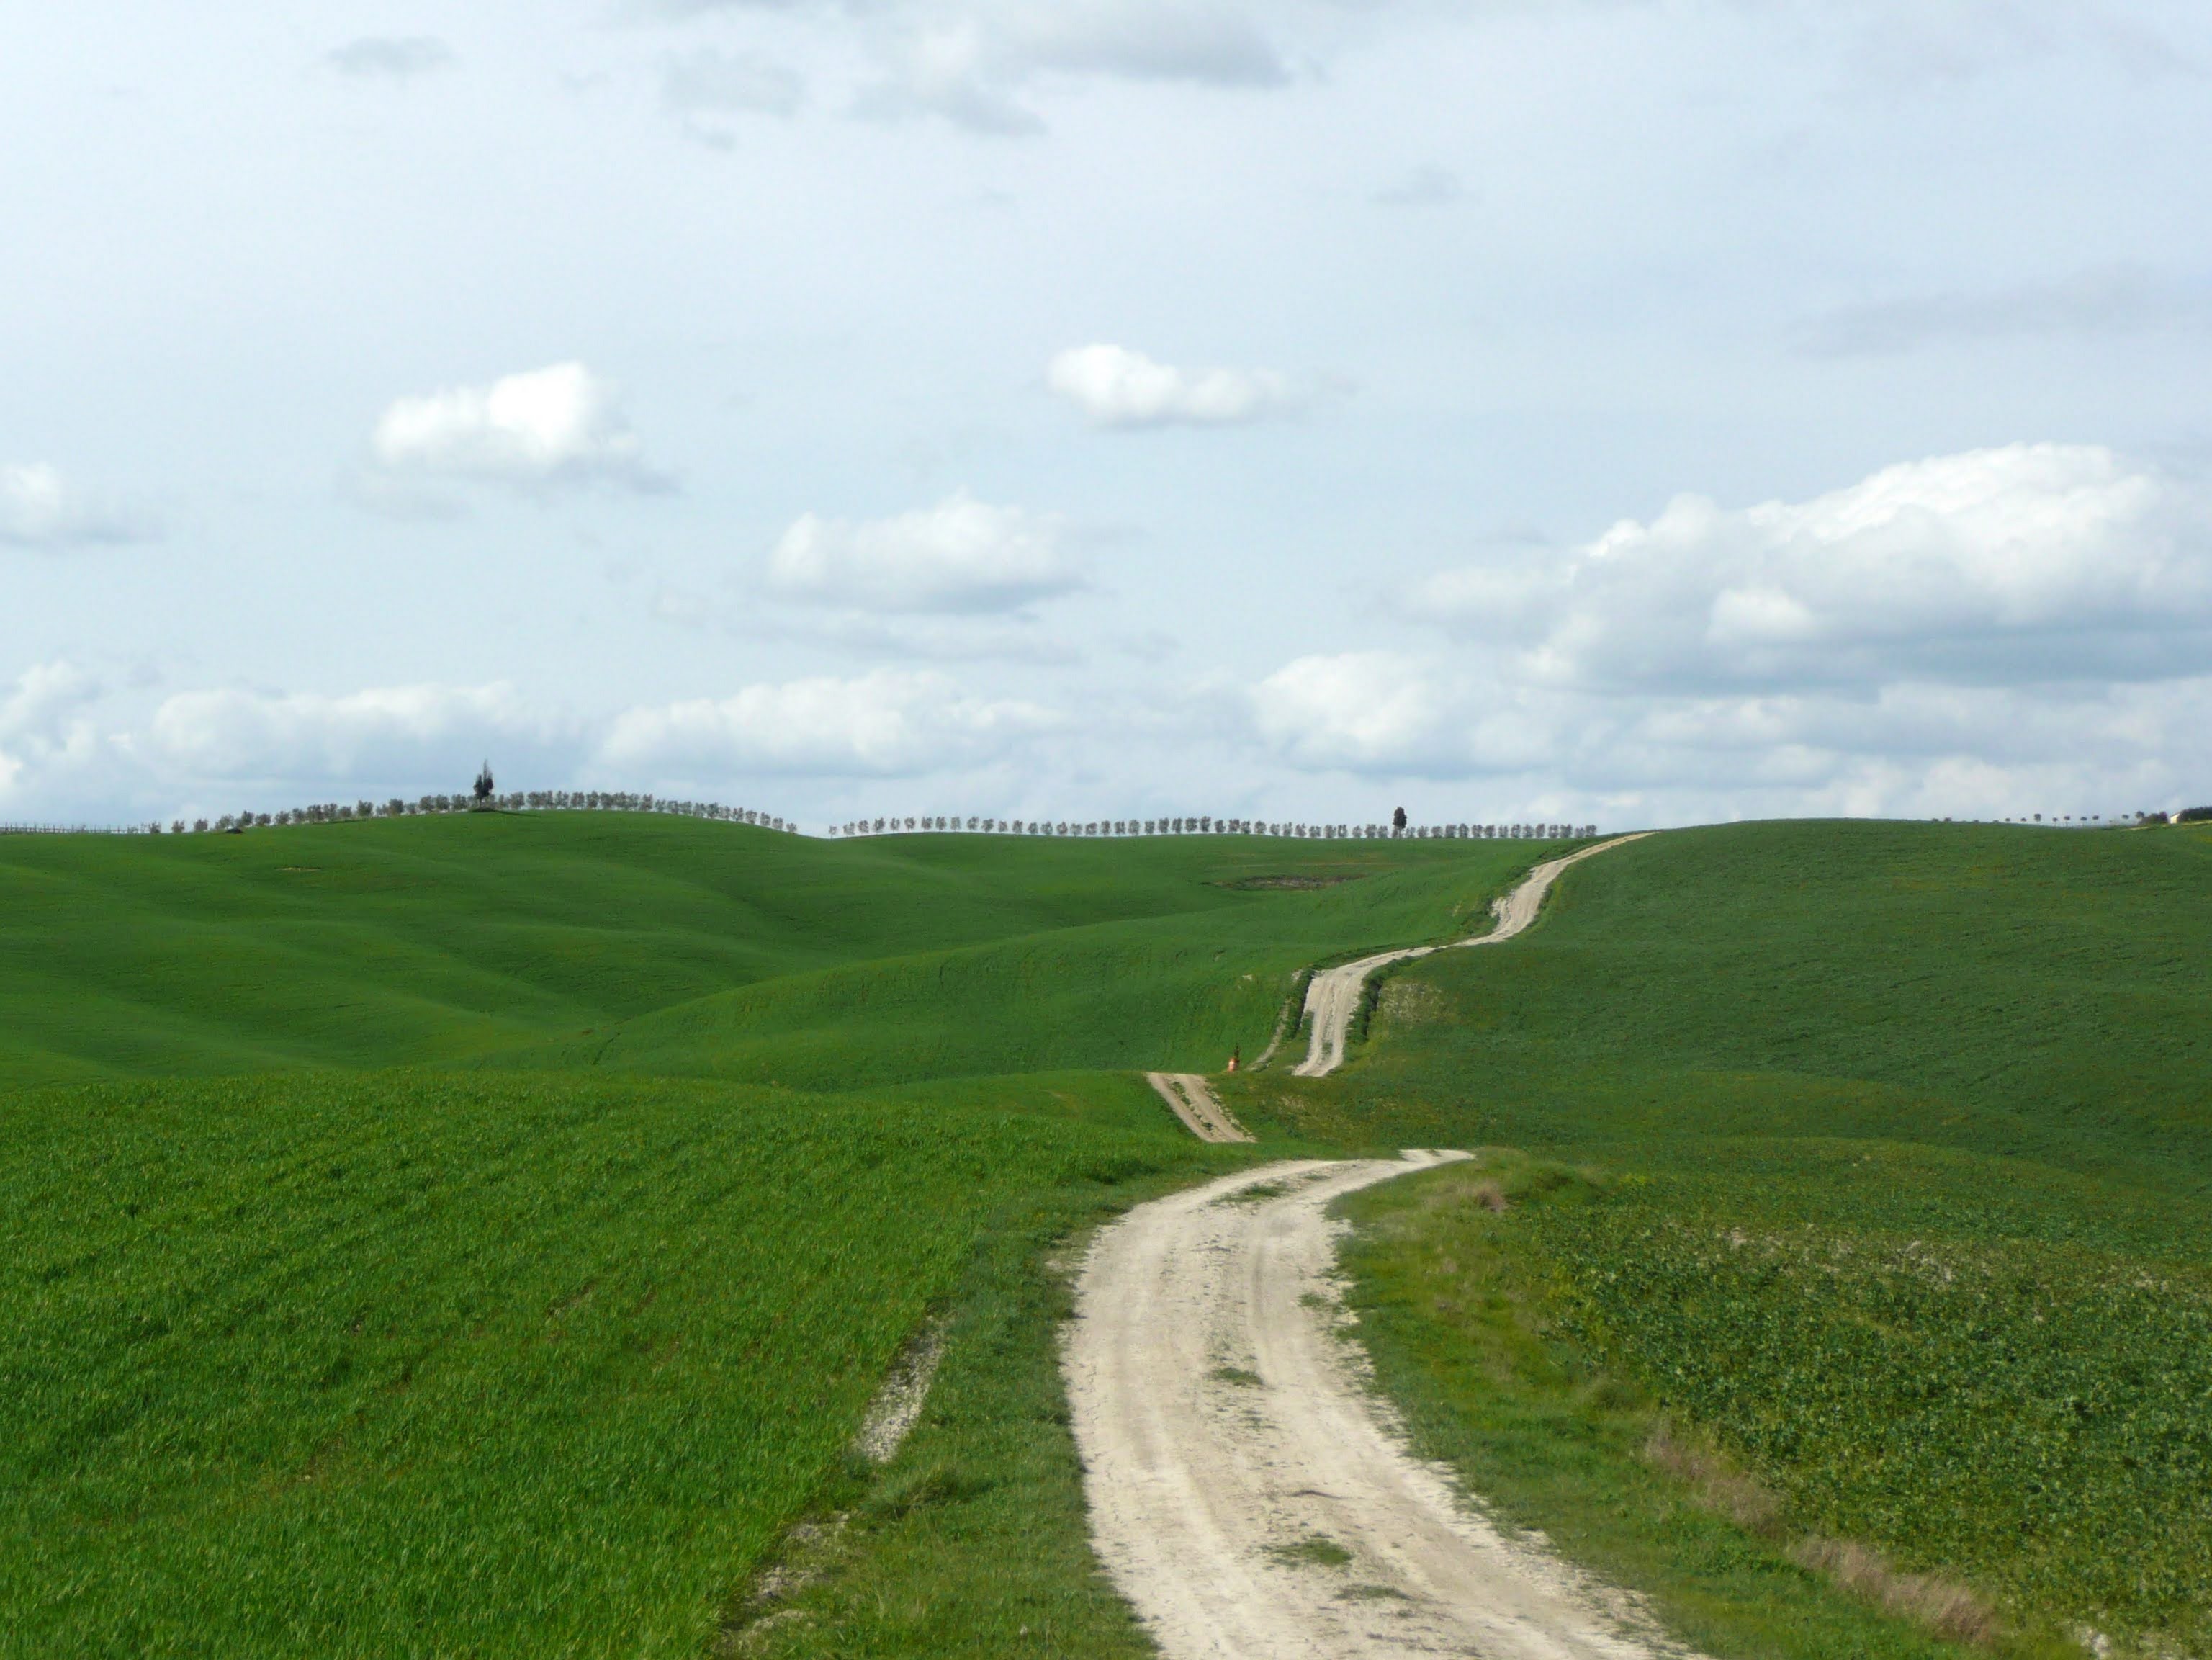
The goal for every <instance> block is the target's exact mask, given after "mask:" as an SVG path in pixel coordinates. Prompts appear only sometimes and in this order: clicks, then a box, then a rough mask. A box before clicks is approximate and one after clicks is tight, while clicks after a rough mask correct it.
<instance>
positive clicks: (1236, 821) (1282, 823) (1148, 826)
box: [829, 813, 1597, 842]
mask: <svg viewBox="0 0 2212 1660" xmlns="http://www.w3.org/2000/svg"><path fill="white" fill-rule="evenodd" d="M924 830H931V831H935V830H963V831H974V832H975V833H976V834H978V835H985V836H1295V837H1298V838H1300V839H1303V840H1309V841H1323V842H1346V841H1352V842H1358V841H1370V840H1376V839H1404V840H1415V841H1450V842H1487V841H1523V840H1528V839H1532V838H1533V839H1540V840H1563V839H1565V838H1567V837H1571V836H1595V835H1596V834H1597V826H1596V825H1595V824H1581V825H1576V824H1298V823H1292V822H1290V821H1287V820H1279V819H1255V818H1214V817H1212V815H1211V814H1206V813H1200V814H1198V815H1196V816H1194V817H1184V818H1092V819H1085V820H1081V821H1078V820H1074V819H1051V820H1047V819H1042V818H1032V819H1023V818H959V817H957V816H947V815H928V814H924V815H922V816H921V817H917V818H855V819H853V820H852V821H850V822H849V823H847V824H832V825H831V826H830V827H829V833H830V834H831V835H832V836H898V835H905V834H907V833H908V832H909V831H912V832H915V833H919V832H921V831H924Z"/></svg>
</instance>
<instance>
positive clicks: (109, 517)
mask: <svg viewBox="0 0 2212 1660" xmlns="http://www.w3.org/2000/svg"><path fill="white" fill-rule="evenodd" d="M153 534H154V526H152V525H151V524H150V523H149V522H148V521H147V520H144V519H143V518H142V517H140V516H138V515H137V514H130V513H126V512H124V511H122V510H120V509H118V508H115V507H113V506H112V505H110V504H107V503H105V502H97V501H94V500H93V499H91V498H89V497H88V496H85V495H84V494H83V493H82V492H81V491H79V490H77V489H75V488H74V487H73V486H71V485H70V483H69V481H68V480H67V479H65V478H64V477H62V475H61V473H60V472H59V471H58V470H56V469H55V468H54V467H52V466H51V465H47V464H46V462H43V461H33V462H31V463H29V464H27V465H19V466H0V542H6V543H11V544H14V545H15V546H17V547H26V548H71V547H84V546H88V545H91V544H97V543H118V542H137V541H143V540H145V539H146V538H149V537H150V536H152V535H153Z"/></svg>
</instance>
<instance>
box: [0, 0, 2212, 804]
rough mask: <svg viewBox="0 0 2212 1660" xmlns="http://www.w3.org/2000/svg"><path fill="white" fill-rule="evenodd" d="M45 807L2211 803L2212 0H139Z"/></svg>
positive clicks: (45, 701)
mask: <svg viewBox="0 0 2212 1660" xmlns="http://www.w3.org/2000/svg"><path fill="white" fill-rule="evenodd" d="M8 34H9V50H8V52H6V53H5V54H4V55H0V155H3V156H4V161H5V166H4V167H0V238H4V240H0V250H4V254H3V255H0V329H4V331H5V342H6V350H5V353H4V356H0V363H3V364H4V373H0V582H3V583H4V587H0V593H4V595H5V599H4V602H0V820H18V821H20V820H51V819H69V820H77V819H86V820H94V821H107V822H115V821H123V820H136V819H144V818H152V817H155V816H159V817H161V818H165V819H166V818H169V817H172V816H173V815H178V814H184V815H186V816H191V815H194V814H197V813H202V812H204V813H208V814H210V815H212V814H215V813H217V812H228V811H236V810H238V809H240V808H248V807H252V808H258V809H264V810H270V811H274V810H276V809H277V808H280V807H286V806H295V805H300V804H305V803H307V802H313V801H320V800H354V799H356V798H358V797H363V796H367V797H371V798H376V799H381V798H382V797H384V796H386V795H389V794H404V795H408V796H410V797H411V796H414V795H417V794H422V793H425V792H431V791H450V790H454V789H459V788H463V787H465V786H466V784H467V781H468V780H469V778H470V776H471V775H472V774H473V772H474V770H475V767H476V764H477V762H478V761H479V760H480V759H483V758H486V757H489V759H490V760H491V762H492V763H493V765H494V767H495V770H496V771H497V772H498V774H499V776H500V780H501V784H502V787H513V788H524V787H536V788H620V789H630V790H653V791H656V792H659V793H662V794H676V795H690V796H695V797H700V798H706V799H714V800H721V801H724V802H726V803H729V804H731V805H734V806H753V807H759V808H764V809H766V810H768V811H769V812H775V813H779V814H781V815H784V816H787V817H791V818H797V819H799V820H800V821H801V822H802V823H804V824H806V825H808V826H809V827H815V828H818V827H820V826H821V825H823V824H827V823H829V822H830V821H832V820H838V819H842V818H848V817H851V816H854V815H856V814H861V813H870V814H874V813H890V812H915V813H920V812H962V813H982V814H992V815H1007V816H1020V817H1030V816H1033V815H1038V814H1043V815H1076V816H1081V815H1086V814H1087V815H1091V816H1098V815H1114V814H1120V813H1127V814H1137V815H1142V814H1145V813H1147V812H1182V811H1186V810H1187V811H1189V812H1212V813H1216V814H1235V815H1244V814H1250V815H1254V816H1260V817H1292V818H1329V819H1348V820H1367V819H1373V818H1380V817H1383V816H1384V815H1385V814H1387V812H1389V808H1390V807H1392V806H1396V805H1398V804H1400V803H1403V804H1404V805H1405V806H1407V810H1408V811H1409V812H1411V813H1412V814H1413V816H1414V817H1415V818H1419V819H1424V820H1443V819H1462V820H1477V821H1482V820H1512V819H1528V818H1539V819H1559V818H1571V819H1575V820H1578V821H1595V822H1597V823H1599V824H1604V825H1607V826H1608V827H1626V826H1630V825H1633V824H1674V823H1682V822H1689V821H1695V820H1705V819H1717V818H1741V817H1753V816H1769V815H1777V814H1793V815H1794V814H1812V813H1850V814H1894V815H1906V816H1928V815H1945V814H1948V815H1956V816H1960V817H1966V816H1984V817H1986V816H1999V815H2007V814H2026V813H2030V812H2043V813H2045V814H2046V815H2051V814H2058V813H2069V812H2072V813H2103V812H2118V811H2129V810H2134V809H2138V808H2149V807H2172V806H2179V805H2184V804H2185V803H2194V802H2196V801H2198V800H2212V656H2208V648H2212V404H2208V394H2212V375H2209V374H2208V370H2212V242H2209V241H2208V232H2212V192H2208V191H2207V190H2206V188H2205V186H2204V184H2203V160H2204V158H2205V156H2207V155H2212V79H2208V76H2212V11H2208V10H2207V9H2206V8H2204V7H2203V5H2202V4H2201V3H2197V4H2185V3H2180V0H2171V3H2154V0H1648V3H1638V0H1583V3H1576V0H1463V3H1449V0H1425V3H1424V0H1310V3H1309V0H1267V3H1242V4H1240V3H1236V0H1222V3H1212V0H845V3H837V0H534V3H532V4H530V5H527V6H526V5H521V4H517V3H510V0H476V3H472V4H470V5H467V6H460V5H448V4H441V3H437V0H401V3H392V4H368V3H362V4H356V3H332V4H323V5H318V6H314V7H307V8H300V7H289V8H288V7H275V6H270V5H267V4H265V3H264V4H253V5H248V4H245V3H240V0H205V3H201V4H197V5H193V6H190V7H178V6H174V5H158V4H153V3H145V0H136V3H133V0H123V3H114V4H107V5H100V6H92V7H83V8H79V7H66V6H64V7H32V6H28V5H18V6H15V7H14V8H13V9H12V10H11V14H10V16H9V26H8Z"/></svg>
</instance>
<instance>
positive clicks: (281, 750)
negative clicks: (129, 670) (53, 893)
mask: <svg viewBox="0 0 2212 1660" xmlns="http://www.w3.org/2000/svg"><path fill="white" fill-rule="evenodd" d="M561 739H562V727H561V725H560V724H559V723H557V722H555V721H549V720H548V719H546V718H544V716H542V715H539V714H536V713H535V712H533V711H532V709H531V708H529V707H528V706H527V705H526V703H525V702H523V700H522V698H521V697H520V696H519V695H518V694H517V692H516V691H515V690H514V688H513V687H512V686H510V685H507V684H504V683H498V684H491V685H483V686H448V685H440V684H420V685H410V686H384V687H372V688H369V689H368V690H362V691H355V692H347V693H343V694H337V695H331V694H325V693H321V692H262V691H254V690H237V689H218V690H195V691H183V692H177V693H174V694H173V695H172V696H168V697H167V698H165V699H163V700H162V702H161V704H160V705H159V707H158V708H155V711H154V715H153V719H152V721H151V722H150V723H149V727H148V728H147V730H146V732H145V733H144V734H143V736H142V737H135V738H133V739H131V742H130V746H131V748H132V749H133V750H134V751H136V752H137V754H138V755H139V756H140V757H142V758H143V760H145V761H146V762H147V763H149V764H150V765H153V766H155V767H156V768H158V769H160V770H161V771H162V772H164V773H165V774H168V775H182V776H185V777H189V778H191V779H194V780H201V781H221V780H259V779H276V778H291V779H303V780H317V781H321V780H331V779H351V778H362V777H386V776H391V775H404V774H410V773H416V774H419V773H420V772H421V771H422V770H425V769H428V770H432V771H440V770H442V771H443V772H445V773H447V774H453V772H454V769H456V768H459V767H462V766H471V767H472V766H473V765H474V764H475V763H474V759H473V757H476V756H477V754H478V753H479V752H480V751H483V750H485V749H486V748H488V747H489V746H493V745H501V746H503V747H505V748H506V749H507V750H508V751H510V752H513V751H514V750H515V749H516V748H517V746H518V745H519V746H522V747H524V748H531V749H535V748H541V747H544V746H548V745H557V744H558V743H559V742H560V741H561Z"/></svg>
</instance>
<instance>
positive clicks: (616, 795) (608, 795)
mask: <svg viewBox="0 0 2212 1660" xmlns="http://www.w3.org/2000/svg"><path fill="white" fill-rule="evenodd" d="M445 812H665V813H674V814H676V815H678V816H679V817H681V818H708V819H713V820H715V821H716V822H718V823H722V824H757V825H759V826H760V827H761V828H762V829H763V830H797V829H798V828H799V827H798V825H796V824H789V823H787V822H786V821H785V820H783V819H781V818H775V817H774V816H772V815H770V814H769V813H765V812H758V811H757V810H756V809H754V808H751V807H727V806H723V805H722V804H721V803H720V802H719V801H674V800H666V799H665V798H663V797H660V796H656V795H639V794H632V793H630V792H629V791H627V790H515V791H511V792H509V793H508V794H503V795H502V794H497V793H495V792H491V791H487V792H485V793H483V794H475V793H473V792H472V793H471V794H466V795H424V796H418V797H417V798H416V800H412V801H408V800H402V799H401V798H399V797H398V796H396V795H395V796H393V797H392V799H391V800H386V801H355V802H352V803H350V804H349V803H346V802H343V801H325V802H323V803H321V804H319V805H318V806H307V807H293V808H291V809H289V810H288V811H285V812H237V813H228V812H227V813H225V814H223V815H222V817H221V818H216V819H214V820H209V819H206V818H196V819H193V820H192V821H191V823H190V824H186V822H185V820H184V819H181V818H179V819H176V820H173V822H172V823H170V824H167V825H166V826H164V825H162V824H149V825H147V826H146V828H147V829H148V830H150V831H152V832H153V833H154V834H155V835H156V836H158V835H160V834H161V832H162V831H163V830H164V829H166V830H168V832H169V833H170V834H172V835H175V836H184V835H187V834H190V833H192V832H194V831H199V832H209V831H225V830H257V829H267V828H269V827H270V826H272V825H277V824H343V823H345V822H347V821H349V820H351V819H356V818H414V817H416V816H417V815H420V814H424V813H445Z"/></svg>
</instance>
